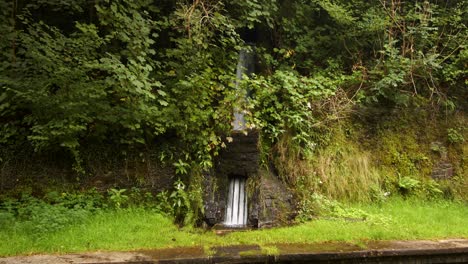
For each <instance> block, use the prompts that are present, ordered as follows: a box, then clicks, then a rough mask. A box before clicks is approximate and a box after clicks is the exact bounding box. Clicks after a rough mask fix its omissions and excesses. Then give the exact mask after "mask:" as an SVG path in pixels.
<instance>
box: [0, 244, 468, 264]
mask: <svg viewBox="0 0 468 264" xmlns="http://www.w3.org/2000/svg"><path fill="white" fill-rule="evenodd" d="M363 247H365V249H363ZM268 248H275V249H276V250H277V251H278V254H277V255H268V254H265V253H262V248H261V247H260V246H258V245H240V246H229V247H214V248H211V249H210V252H211V255H206V253H205V252H204V250H203V248H201V247H188V248H173V249H160V250H143V251H138V252H94V253H83V254H68V255H35V256H18V257H8V258H0V264H19V263H31V264H35V263H41V264H42V263H43V264H52V263H54V264H62V263H63V264H65V263H67V264H78V263H80V264H120V263H122V264H123V263H125V264H127V263H132V264H153V263H165V264H185V263H190V264H192V263H418V264H420V263H468V239H448V240H438V241H431V240H422V241H421V240H419V241H376V242H368V243H367V244H366V245H365V246H363V245H361V246H358V245H354V244H350V243H338V242H327V243H314V244H276V245H269V246H268Z"/></svg>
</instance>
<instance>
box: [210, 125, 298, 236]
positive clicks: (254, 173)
mask: <svg viewBox="0 0 468 264" xmlns="http://www.w3.org/2000/svg"><path fill="white" fill-rule="evenodd" d="M258 141H259V134H258V132H257V131H249V132H248V133H247V134H244V133H242V132H233V133H232V134H231V136H230V137H229V140H227V141H226V142H225V144H226V146H227V147H226V148H225V149H223V150H222V151H221V152H220V155H219V156H218V157H217V158H216V160H215V166H214V169H213V170H211V171H210V172H207V173H206V174H205V175H204V186H205V188H204V191H205V197H204V200H205V202H204V209H205V221H206V223H208V225H210V226H213V225H217V224H222V223H223V221H224V217H225V213H226V203H227V195H228V187H229V179H230V178H231V177H245V178H247V184H246V185H247V187H246V189H247V190H246V192H247V197H248V220H247V222H248V226H250V227H258V228H262V227H271V226H278V225H281V224H284V223H286V222H287V221H289V220H290V219H291V216H292V215H293V214H292V212H293V210H294V209H293V207H294V206H293V204H294V202H293V199H292V195H291V193H290V192H289V191H288V190H287V188H286V187H285V186H284V185H283V184H282V183H281V181H279V180H278V179H277V177H276V176H274V175H272V174H271V173H270V172H268V171H266V170H261V169H260V151H259V148H258V143H259V142H258Z"/></svg>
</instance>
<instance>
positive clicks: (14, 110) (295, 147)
mask: <svg viewBox="0 0 468 264" xmlns="http://www.w3.org/2000/svg"><path fill="white" fill-rule="evenodd" d="M467 25H468V1H466V0H460V1H449V0H444V1H442V0H430V1H406V2H403V1H401V0H379V1H377V0H372V1H364V0H352V1H345V0H335V1H331V0H307V1H306V0H293V1H283V0H276V1H274V0H273V1H272V0H238V1H213V0H194V1H183V0H178V1H169V0H161V1H150V0H142V1H131V0H114V1H110V0H94V1H93V0H92V1H88V0H79V1H75V0H66V1H65V0H62V1H44V0H30V1H26V0H15V1H10V0H8V1H2V2H0V35H1V38H0V166H2V169H3V167H4V166H6V165H8V162H9V161H10V160H12V159H15V158H17V157H19V158H22V159H26V160H27V159H28V158H30V156H31V153H33V152H34V153H37V154H36V155H39V156H52V157H54V158H55V159H57V160H63V159H65V160H69V161H71V162H70V167H73V169H74V171H75V174H74V176H76V178H77V179H79V178H80V177H84V176H85V175H87V173H88V172H89V167H90V166H89V164H88V161H89V160H91V159H93V158H90V157H98V156H102V157H104V159H107V158H109V157H112V156H119V157H122V159H123V160H126V159H127V158H128V157H130V155H135V156H136V157H138V158H139V159H140V161H142V162H149V160H150V159H153V160H157V161H158V162H161V163H166V164H169V165H170V166H173V167H174V171H175V172H176V173H177V174H180V175H189V176H192V178H196V176H197V175H199V174H200V171H203V170H205V169H209V168H210V167H212V165H213V164H212V163H213V158H214V157H215V156H216V155H217V153H218V151H219V150H220V149H221V148H222V147H223V146H224V143H223V142H224V141H225V139H226V135H228V134H229V131H230V129H231V122H232V118H233V109H242V111H243V112H244V113H245V115H246V117H247V120H248V126H249V128H256V129H259V130H260V131H261V137H262V138H261V143H262V144H261V150H262V154H263V164H264V165H267V164H270V163H271V164H274V165H275V169H276V170H277V171H278V173H279V176H280V177H281V178H282V180H283V181H284V182H285V183H287V184H289V185H290V186H291V187H293V188H294V189H295V191H296V194H297V196H298V197H299V199H298V200H299V204H298V209H299V215H298V220H299V221H307V220H310V219H311V218H313V217H314V216H315V215H316V214H317V212H320V211H321V210H322V209H323V208H322V207H323V205H324V204H325V205H327V206H326V208H325V209H324V210H325V211H326V210H329V209H330V208H335V207H336V206H335V205H334V202H333V200H335V199H336V200H342V201H366V202H368V201H380V202H382V201H384V200H385V199H387V196H389V195H394V194H398V195H402V196H404V197H408V196H412V195H414V196H418V197H422V198H425V199H438V198H449V199H455V200H466V199H467V192H466V186H467V184H468V180H467V177H466V175H465V174H466V167H467V161H466V153H467V152H468V147H467V144H466V140H465V139H466V137H468V135H467V133H468V130H467V126H466V124H467V121H466V110H467V102H468V100H467V99H468V90H467V77H468V76H467V73H468V67H467V66H468V51H467V49H466V48H467V37H468V29H467ZM241 50H251V51H253V52H254V53H255V57H256V71H255V74H253V75H251V76H244V78H243V80H242V81H241V82H240V83H238V84H236V82H239V80H237V81H236V66H237V63H238V54H239V52H240V51H241ZM247 91H248V93H249V95H250V96H249V97H248V99H246V100H244V96H240V94H244V93H246V92H247ZM439 141H441V142H442V143H441V145H434V146H433V147H431V142H439ZM442 148H443V149H442ZM101 150H103V151H101ZM441 153H444V155H446V156H447V155H448V157H447V159H448V160H450V161H451V162H452V163H453V166H454V177H453V179H452V180H451V181H446V182H445V181H440V182H435V181H433V180H431V179H430V178H429V177H428V176H429V175H430V170H431V168H432V167H433V166H434V163H435V161H434V160H436V158H438V157H439V155H442V154H441ZM447 153H448V154H447ZM54 155H55V156H54ZM129 159H130V158H129ZM2 173H3V172H2ZM51 177H52V178H53V177H55V176H51ZM186 178H190V177H186ZM1 180H2V182H3V181H4V180H5V179H4V176H3V174H2V177H1ZM6 180H7V181H8V180H10V181H14V180H15V179H14V178H11V179H6ZM77 181H78V183H79V180H77ZM186 183H187V182H186ZM32 184H34V183H32ZM82 187H83V186H80V187H79V188H82ZM197 188H198V189H197ZM199 188H200V185H197V184H191V185H190V186H187V188H186V187H185V185H184V183H183V182H176V184H175V188H174V191H170V192H166V193H161V194H159V195H158V196H157V197H154V194H151V193H148V195H147V198H148V199H149V200H145V199H144V198H141V197H144V195H143V196H141V197H140V196H139V197H140V198H131V197H130V198H129V195H130V194H129V193H130V192H129V191H124V190H122V189H109V194H108V197H109V199H110V200H109V201H110V202H109V204H110V205H106V206H104V205H100V206H97V208H101V207H105V208H106V207H114V208H120V207H126V206H129V204H128V203H130V202H129V201H132V202H133V201H139V202H141V203H145V201H150V203H154V204H155V206H159V207H158V208H156V209H157V211H158V212H159V211H165V210H166V209H167V210H169V215H171V216H172V217H174V218H176V219H177V218H178V217H179V218H180V217H181V215H184V216H185V215H186V212H187V211H192V212H193V211H197V209H196V208H194V207H196V206H197V205H196V201H197V199H198V200H199V198H200V195H199V194H200V189H199ZM311 190H312V191H313V192H314V195H311V193H312V192H311ZM21 191H22V190H20V192H21ZM41 195H42V196H43V199H45V201H47V203H44V202H40V201H36V200H34V199H35V198H32V197H29V196H24V197H21V195H18V194H17V195H16V196H17V197H15V199H14V200H8V199H6V198H5V197H0V198H2V199H3V200H4V201H3V203H2V207H3V209H2V210H3V213H2V214H0V217H4V219H3V220H2V219H1V218H0V223H1V221H5V222H8V221H13V220H14V219H17V218H18V219H21V218H22V217H23V218H24V219H26V218H28V217H32V221H35V220H34V219H36V218H34V217H36V215H35V213H38V212H47V210H49V209H44V208H48V207H47V206H48V204H54V205H56V207H54V208H55V209H50V210H56V211H57V213H55V211H54V213H50V215H58V216H60V215H61V214H60V213H59V211H61V210H66V209H67V208H68V209H73V208H74V209H73V210H70V211H69V212H68V213H69V214H71V216H67V217H64V218H63V219H55V220H54V221H58V223H59V224H58V226H60V225H61V224H62V222H63V224H64V225H65V224H68V222H67V221H69V219H75V220H76V221H79V220H80V219H81V218H86V217H87V216H88V214H89V212H90V210H91V211H92V210H95V206H94V205H89V208H88V207H87V206H88V205H87V204H79V205H78V206H76V207H75V205H76V204H73V205H70V204H67V202H66V198H64V197H66V195H65V196H63V195H62V196H61V195H59V194H57V195H55V196H54V197H50V192H47V191H44V192H43V193H41ZM67 195H70V194H67ZM28 197H29V198H28ZM112 197H113V198H112ZM77 199H78V200H79V198H76V197H75V198H73V199H72V200H73V201H75V200H77ZM85 200H86V203H88V201H89V198H87V199H85ZM91 200H92V199H91ZM97 200H99V199H97ZM99 201H101V200H99ZM155 201H157V202H155ZM104 204H105V203H104ZM23 205H25V206H23ZM161 206H162V207H164V206H165V207H164V208H166V209H161ZM23 207H26V208H27V209H25V210H26V211H25V210H23V209H24V208H23ZM33 207H34V208H36V209H34V210H33V209H30V208H33ZM8 208H10V209H11V210H10V209H8ZM37 208H39V209H37ZM41 208H42V209H41ZM83 208H85V209H83ZM86 208H87V209H86ZM93 208H94V209H93ZM82 209H83V210H82ZM153 209H154V208H153ZM156 209H155V210H156ZM9 210H10V211H9ZM28 210H29V211H28ZM166 212H167V211H166ZM47 214H48V213H47ZM44 217H45V218H44ZM47 217H50V216H47V215H46V216H37V221H49V220H38V219H48V218H47ZM190 217H191V218H193V219H191V220H193V221H194V220H196V216H190ZM12 219H13V220H12ZM60 221H62V222H60ZM193 221H192V222H193ZM181 222H182V221H181ZM189 222H190V221H189ZM44 223H46V222H44ZM44 223H42V224H41V223H39V224H38V225H35V227H33V226H27V225H28V224H30V223H26V224H25V226H26V227H24V228H25V229H24V230H28V228H54V225H50V226H49V225H45V224H44ZM70 224H73V223H70ZM8 232H9V231H8ZM462 233H463V232H462ZM463 235H465V236H466V233H463Z"/></svg>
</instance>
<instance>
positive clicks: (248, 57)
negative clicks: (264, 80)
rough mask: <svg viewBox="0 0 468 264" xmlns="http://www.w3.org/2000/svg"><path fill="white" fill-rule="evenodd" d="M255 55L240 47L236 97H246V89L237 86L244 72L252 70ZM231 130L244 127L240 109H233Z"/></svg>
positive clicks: (249, 72)
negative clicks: (242, 89)
mask: <svg viewBox="0 0 468 264" xmlns="http://www.w3.org/2000/svg"><path fill="white" fill-rule="evenodd" d="M254 66H255V56H254V53H253V52H252V51H250V50H249V49H242V50H241V51H240V52H239V61H238V62H237V69H236V83H235V87H236V93H237V97H241V98H246V97H247V94H248V93H247V91H241V90H240V88H239V85H240V82H241V81H242V77H243V75H244V74H246V75H250V74H251V73H253V72H254ZM232 126H233V130H234V131H239V130H244V129H246V128H247V127H246V125H245V119H244V113H242V110H240V109H234V121H233V122H232Z"/></svg>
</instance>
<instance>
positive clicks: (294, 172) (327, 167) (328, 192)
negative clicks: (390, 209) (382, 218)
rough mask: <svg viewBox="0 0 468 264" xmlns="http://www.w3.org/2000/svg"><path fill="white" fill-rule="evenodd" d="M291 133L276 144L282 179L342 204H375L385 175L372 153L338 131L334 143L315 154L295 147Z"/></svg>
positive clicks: (276, 159) (278, 165)
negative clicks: (339, 201) (369, 202)
mask: <svg viewBox="0 0 468 264" xmlns="http://www.w3.org/2000/svg"><path fill="white" fill-rule="evenodd" d="M293 142H294V141H293V140H292V138H291V136H290V135H289V134H288V133H285V134H284V135H283V137H282V138H281V139H280V140H279V142H278V143H277V144H276V146H275V148H274V151H275V157H276V158H275V164H276V167H277V168H278V170H279V175H280V177H281V178H282V179H283V180H284V181H285V182H287V183H289V184H290V185H291V186H294V187H295V189H296V190H298V192H299V194H301V192H302V193H305V194H310V193H312V192H315V193H319V194H322V195H325V196H326V197H328V198H331V199H336V200H342V201H363V202H365V201H371V200H372V198H373V194H374V193H375V192H376V191H379V190H380V181H381V176H380V173H379V170H377V168H376V166H375V165H374V164H373V163H372V158H371V154H370V153H369V152H366V151H364V150H362V149H361V148H359V146H358V145H357V143H356V142H353V141H352V140H351V139H348V138H346V136H345V135H344V133H343V131H342V130H341V129H340V128H338V129H336V130H335V131H334V136H333V141H332V142H331V143H330V144H329V145H328V146H327V147H325V148H323V149H320V150H317V151H315V152H313V153H307V152H304V151H303V148H299V147H297V146H295V145H294V144H293Z"/></svg>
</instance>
